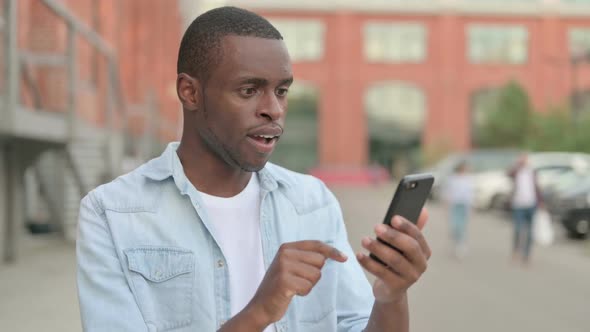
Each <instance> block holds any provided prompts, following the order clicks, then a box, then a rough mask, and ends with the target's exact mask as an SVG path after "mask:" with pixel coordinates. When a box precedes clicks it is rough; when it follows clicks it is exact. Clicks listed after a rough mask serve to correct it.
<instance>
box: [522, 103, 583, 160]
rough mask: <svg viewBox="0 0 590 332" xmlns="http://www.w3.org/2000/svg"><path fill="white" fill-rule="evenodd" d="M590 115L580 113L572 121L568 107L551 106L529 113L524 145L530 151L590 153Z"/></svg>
mask: <svg viewBox="0 0 590 332" xmlns="http://www.w3.org/2000/svg"><path fill="white" fill-rule="evenodd" d="M588 128H590V116H589V115H588V114H587V113H586V114H582V115H581V116H580V117H579V118H577V119H576V121H574V120H573V119H572V113H571V111H570V110H569V109H568V108H552V109H550V110H549V111H548V112H545V113H541V112H538V113H534V114H531V125H530V127H529V130H528V132H527V142H526V145H525V147H527V148H528V149H530V150H532V151H567V152H587V153H590V131H589V130H588Z"/></svg>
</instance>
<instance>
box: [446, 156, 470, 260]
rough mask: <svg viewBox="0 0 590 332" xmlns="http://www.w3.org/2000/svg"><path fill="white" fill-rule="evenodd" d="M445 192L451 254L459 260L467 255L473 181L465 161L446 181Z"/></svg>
mask: <svg viewBox="0 0 590 332" xmlns="http://www.w3.org/2000/svg"><path fill="white" fill-rule="evenodd" d="M445 192H446V200H447V204H448V207H449V226H450V230H451V232H450V233H451V242H452V245H453V254H454V255H455V257H456V258H458V259H461V258H463V257H465V255H466V254H467V236H466V234H467V223H468V220H469V214H470V210H471V206H472V201H473V180H472V177H471V175H470V174H469V173H468V168H467V163H466V162H465V161H462V162H461V163H459V165H457V166H456V167H455V169H454V171H453V174H452V175H451V176H449V178H448V179H447V183H446V189H445Z"/></svg>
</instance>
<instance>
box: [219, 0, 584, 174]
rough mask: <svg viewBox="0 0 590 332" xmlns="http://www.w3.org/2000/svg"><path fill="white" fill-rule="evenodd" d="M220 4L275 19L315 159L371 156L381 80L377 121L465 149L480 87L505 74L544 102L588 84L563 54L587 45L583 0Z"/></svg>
mask: <svg viewBox="0 0 590 332" xmlns="http://www.w3.org/2000/svg"><path fill="white" fill-rule="evenodd" d="M226 3H228V4H232V5H236V6H246V7H249V8H251V9H253V10H255V11H257V12H259V13H261V14H263V15H264V16H265V17H267V18H269V19H271V21H272V22H274V23H276V25H277V26H278V27H279V30H281V32H282V33H283V35H284V37H285V39H286V42H287V44H288V46H289V47H290V51H291V53H292V54H294V56H293V60H294V63H295V65H294V71H295V76H296V80H297V81H303V82H305V83H307V84H310V85H312V86H314V88H316V89H317V91H318V94H319V101H318V121H319V124H318V126H319V130H318V135H319V137H318V144H319V164H320V165H321V166H322V167H327V168H331V167H333V166H348V167H352V168H359V167H360V168H364V167H366V166H367V165H368V164H369V163H370V159H371V158H370V153H369V149H370V146H369V137H371V135H372V133H371V130H372V129H370V127H371V125H370V123H369V122H370V119H371V116H372V115H371V114H372V111H371V109H370V107H371V100H370V99H371V98H372V97H371V94H372V92H371V91H372V90H373V89H374V88H375V87H377V89H379V88H380V87H381V86H382V85H386V86H387V85H391V87H392V88H391V89H385V90H384V91H383V93H381V99H379V98H377V99H376V103H377V104H381V105H383V108H384V110H380V111H377V113H379V112H380V113H381V114H376V115H375V117H374V119H375V120H376V122H377V126H378V125H379V124H378V123H379V119H383V120H384V121H386V120H387V118H388V117H391V119H389V120H390V121H391V123H393V124H394V122H395V121H396V119H398V120H400V121H402V122H403V121H404V119H406V120H407V118H411V117H412V114H414V116H416V119H410V121H409V125H411V126H417V128H418V130H419V135H420V137H421V139H422V142H423V143H425V145H426V146H430V147H433V146H437V145H441V144H443V143H444V144H449V145H450V147H451V148H454V149H468V148H470V147H471V145H472V144H471V137H472V122H473V119H474V117H475V115H474V113H475V111H474V108H475V106H474V100H475V99H476V96H477V95H478V93H480V92H482V91H486V90H489V89H494V88H497V87H499V86H501V85H503V84H505V83H506V82H507V81H509V80H511V79H514V80H517V81H519V82H520V83H521V84H522V85H523V86H524V87H525V89H526V90H527V91H528V93H529V96H530V98H531V100H532V102H533V104H534V106H535V107H537V108H538V109H544V108H546V107H548V106H550V105H555V104H560V103H561V104H563V103H567V101H568V98H569V96H570V95H571V92H572V91H574V90H582V89H585V90H588V89H590V65H589V64H587V63H586V64H584V63H582V64H580V65H579V66H574V65H573V64H572V61H571V59H572V57H573V56H574V53H575V52H589V51H590V1H586V0H581V1H580V0H578V1H576V0H569V1H568V0H562V1H509V2H502V1H492V0H491V1H468V0H459V1H434V0H433V1H429V0H425V1H397V2H393V1H323V2H318V1H307V0H303V1H296V2H284V1H280V2H279V1H271V0H267V1H256V2H251V1H226ZM293 40H295V41H293ZM574 48H576V49H577V50H574ZM305 49H308V51H307V52H306V51H305ZM379 94H380V93H379V92H378V91H377V93H376V95H377V97H379ZM392 95H393V97H391V96H392ZM396 96H397V97H396ZM388 98H389V99H388ZM379 100H382V102H379ZM404 100H405V101H404ZM388 101H389V102H388ZM397 101H399V104H398V103H397ZM391 102H393V103H395V104H398V105H406V106H408V107H399V106H398V105H395V104H391ZM374 103H375V102H374ZM404 103H405V104H404ZM400 108H402V109H400ZM404 109H405V110H404ZM409 110H414V111H412V112H410V111H409ZM399 112H401V113H400V114H399V115H396V113H399ZM404 112H405V113H404ZM387 113H389V115H388V114H387ZM416 113H420V114H423V115H421V116H418V115H416ZM380 116H381V118H380ZM396 116H397V118H396ZM420 118H421V119H420ZM407 126H408V124H405V123H402V125H398V126H397V129H399V128H402V129H403V128H405V127H407ZM391 130H392V131H394V130H396V127H394V126H392V127H391ZM412 130H414V131H415V129H412ZM412 130H410V132H412Z"/></svg>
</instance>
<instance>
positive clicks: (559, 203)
mask: <svg viewBox="0 0 590 332" xmlns="http://www.w3.org/2000/svg"><path fill="white" fill-rule="evenodd" d="M578 180H579V181H578V182H576V183H574V184H572V186H571V187H569V188H562V189H561V190H557V191H555V192H554V193H553V196H552V197H551V199H549V200H548V202H547V209H548V210H549V212H550V213H551V215H552V217H553V219H554V220H559V221H560V222H561V224H562V225H563V226H564V228H565V229H566V231H567V233H568V235H569V236H570V237H574V238H582V237H586V236H588V234H589V233H590V175H589V174H586V175H585V177H584V178H583V179H581V178H578Z"/></svg>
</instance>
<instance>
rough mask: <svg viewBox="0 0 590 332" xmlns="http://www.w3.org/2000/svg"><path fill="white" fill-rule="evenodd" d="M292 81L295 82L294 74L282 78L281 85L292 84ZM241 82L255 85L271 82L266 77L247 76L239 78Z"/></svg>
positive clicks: (264, 84)
mask: <svg viewBox="0 0 590 332" xmlns="http://www.w3.org/2000/svg"><path fill="white" fill-rule="evenodd" d="M291 83H293V76H291V77H289V78H285V79H283V80H281V81H280V82H279V86H281V85H287V84H291ZM239 84H253V85H256V86H266V85H268V84H269V81H268V80H267V79H264V78H258V77H245V78H243V79H241V80H239Z"/></svg>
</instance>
